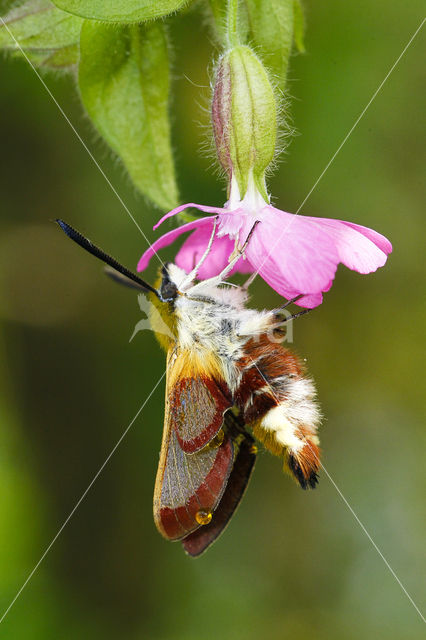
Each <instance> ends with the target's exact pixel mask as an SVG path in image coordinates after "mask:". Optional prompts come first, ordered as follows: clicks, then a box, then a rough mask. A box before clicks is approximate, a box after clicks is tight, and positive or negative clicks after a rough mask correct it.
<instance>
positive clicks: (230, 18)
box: [227, 0, 239, 47]
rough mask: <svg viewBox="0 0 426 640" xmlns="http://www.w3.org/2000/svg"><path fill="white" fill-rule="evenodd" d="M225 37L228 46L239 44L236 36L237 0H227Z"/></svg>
mask: <svg viewBox="0 0 426 640" xmlns="http://www.w3.org/2000/svg"><path fill="white" fill-rule="evenodd" d="M227 37H228V44H229V46H230V47H234V46H236V45H238V44H239V38H238V0H228V10H227Z"/></svg>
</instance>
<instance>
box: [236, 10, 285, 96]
mask: <svg viewBox="0 0 426 640" xmlns="http://www.w3.org/2000/svg"><path fill="white" fill-rule="evenodd" d="M293 1H294V0H245V4H246V7H247V13H248V18H249V24H250V31H251V34H252V37H253V43H254V45H255V46H257V47H258V48H259V53H260V54H261V55H262V57H263V60H264V62H265V64H266V65H267V67H269V69H270V70H271V71H272V74H273V75H274V77H275V80H276V82H277V84H278V86H279V87H280V88H284V85H285V81H286V75H287V67H288V60H289V57H290V53H291V47H292V44H293V19H294V9H293Z"/></svg>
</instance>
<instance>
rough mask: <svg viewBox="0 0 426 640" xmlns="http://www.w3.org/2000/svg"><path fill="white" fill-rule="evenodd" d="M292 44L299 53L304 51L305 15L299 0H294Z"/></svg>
mask: <svg viewBox="0 0 426 640" xmlns="http://www.w3.org/2000/svg"><path fill="white" fill-rule="evenodd" d="M293 11H294V44H295V45H296V49H297V50H298V51H299V53H305V42H304V38H305V16H304V14H303V7H302V3H301V2H300V0H294V5H293Z"/></svg>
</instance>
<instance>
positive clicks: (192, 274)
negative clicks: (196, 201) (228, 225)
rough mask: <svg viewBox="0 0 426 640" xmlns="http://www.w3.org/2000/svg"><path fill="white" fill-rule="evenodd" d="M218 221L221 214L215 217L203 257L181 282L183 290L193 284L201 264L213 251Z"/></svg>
mask: <svg viewBox="0 0 426 640" xmlns="http://www.w3.org/2000/svg"><path fill="white" fill-rule="evenodd" d="M218 221H219V216H216V217H215V219H214V224H213V230H212V233H211V235H210V240H209V242H208V245H207V247H206V250H205V251H204V253H203V255H202V256H201V259H200V260H199V262H198V264H197V265H195V267H194V268H193V269H192V271H191V272H190V273H188V275H187V276H186V278H185V279H184V280H183V282H182V283H181V285H180V290H181V291H185V289H186V288H187V287H188V286H189V285H190V284H191V282H192V281H193V280H195V278H196V277H197V273H198V271H199V270H200V268H201V265H202V264H203V263H204V262H205V260H206V258H207V256H208V255H209V253H210V251H211V248H212V245H213V240H214V237H215V235H216V228H217V223H218Z"/></svg>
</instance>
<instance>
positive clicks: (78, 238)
mask: <svg viewBox="0 0 426 640" xmlns="http://www.w3.org/2000/svg"><path fill="white" fill-rule="evenodd" d="M56 222H57V223H58V225H59V226H60V227H61V229H62V231H63V232H64V233H66V235H67V236H68V238H71V240H74V242H76V243H77V244H78V245H80V247H82V248H83V249H85V250H86V251H88V252H89V253H91V254H92V255H93V256H95V257H96V258H99V259H100V260H102V261H103V262H105V263H106V264H107V265H109V266H110V267H112V269H115V271H118V273H121V274H122V275H123V276H125V277H126V278H128V279H129V280H132V281H133V282H136V283H137V284H138V285H139V286H140V287H141V288H143V289H144V291H151V293H154V294H155V295H156V296H157V298H159V297H160V294H159V293H158V291H157V290H156V289H154V287H151V285H150V284H148V283H147V282H145V281H144V280H142V279H141V278H139V277H138V276H137V275H135V274H134V273H132V272H131V271H129V269H126V267H123V265H122V264H120V263H119V262H117V260H116V259H115V258H112V257H111V256H109V255H108V254H107V253H105V251H102V249H99V247H96V246H95V245H94V244H92V243H91V242H90V240H88V239H87V238H85V237H84V236H82V235H81V233H79V232H78V231H76V230H75V229H73V228H72V227H71V226H70V225H69V224H67V223H66V222H64V221H63V220H60V219H58V218H57V219H56Z"/></svg>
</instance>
